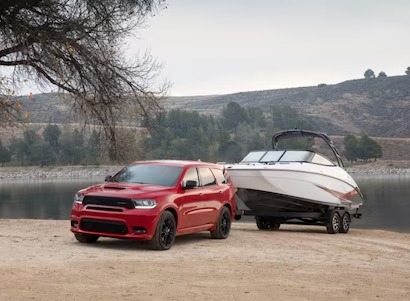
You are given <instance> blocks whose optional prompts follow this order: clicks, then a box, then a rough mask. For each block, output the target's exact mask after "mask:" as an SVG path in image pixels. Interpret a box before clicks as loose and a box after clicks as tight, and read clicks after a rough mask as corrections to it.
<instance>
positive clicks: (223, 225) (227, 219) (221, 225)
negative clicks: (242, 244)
mask: <svg viewBox="0 0 410 301" xmlns="http://www.w3.org/2000/svg"><path fill="white" fill-rule="evenodd" d="M230 231H231V212H230V211H229V209H228V208H227V207H225V206H224V207H222V209H221V212H220V213H219V218H218V220H217V222H216V228H215V230H212V231H211V237H212V238H217V239H225V238H227V237H228V236H229V233H230Z"/></svg>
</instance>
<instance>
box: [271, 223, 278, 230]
mask: <svg viewBox="0 0 410 301" xmlns="http://www.w3.org/2000/svg"><path fill="white" fill-rule="evenodd" d="M279 228H280V223H278V222H271V223H270V229H272V230H279Z"/></svg>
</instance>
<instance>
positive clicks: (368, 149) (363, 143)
mask: <svg viewBox="0 0 410 301" xmlns="http://www.w3.org/2000/svg"><path fill="white" fill-rule="evenodd" d="M357 150H358V157H359V158H360V159H363V160H369V159H372V158H374V161H376V159H377V158H381V157H382V155H383V153H382V148H381V146H380V145H379V144H378V143H377V142H376V141H375V140H373V139H372V138H370V137H369V136H367V135H365V134H363V135H362V136H361V137H360V140H359V143H358V145H357Z"/></svg>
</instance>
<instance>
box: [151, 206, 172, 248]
mask: <svg viewBox="0 0 410 301" xmlns="http://www.w3.org/2000/svg"><path fill="white" fill-rule="evenodd" d="M176 230H177V226H176V222H175V217H174V215H173V214H172V213H171V212H169V211H164V212H163V213H162V214H161V217H160V218H159V220H158V224H157V227H156V229H155V234H154V237H153V238H152V240H151V243H150V247H151V249H153V250H161V251H162V250H168V249H170V248H171V247H172V245H173V244H174V241H175V236H176Z"/></svg>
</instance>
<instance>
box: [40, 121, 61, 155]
mask: <svg viewBox="0 0 410 301" xmlns="http://www.w3.org/2000/svg"><path fill="white" fill-rule="evenodd" d="M60 136H61V130H60V128H59V127H58V125H56V124H54V125H53V124H49V125H47V126H46V127H45V128H44V131H43V138H44V140H45V141H46V142H48V144H49V145H50V146H51V148H52V149H53V150H54V152H55V153H56V154H58V152H59V150H60V144H59V142H58V139H60Z"/></svg>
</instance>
